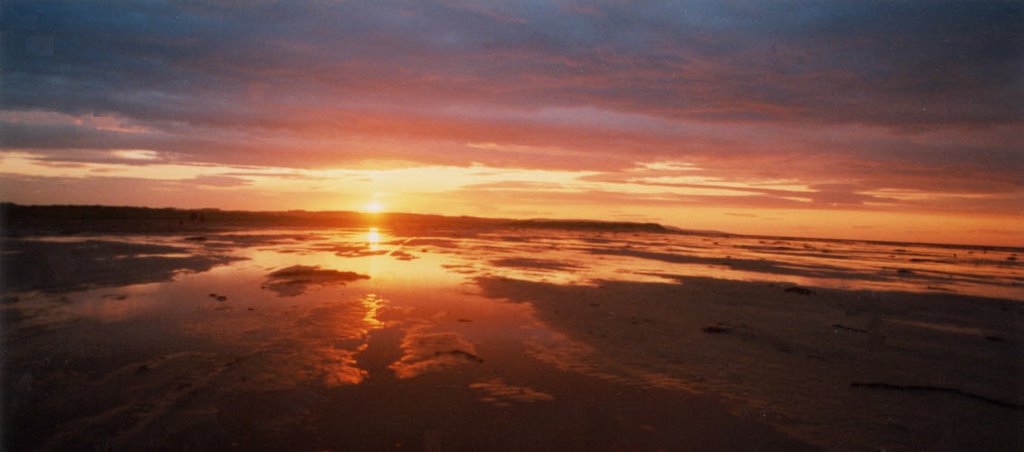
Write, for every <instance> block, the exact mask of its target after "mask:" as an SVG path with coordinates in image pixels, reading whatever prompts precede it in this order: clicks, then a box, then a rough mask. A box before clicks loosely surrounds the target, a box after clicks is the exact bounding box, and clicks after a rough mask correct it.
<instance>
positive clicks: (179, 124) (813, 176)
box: [0, 0, 1024, 246]
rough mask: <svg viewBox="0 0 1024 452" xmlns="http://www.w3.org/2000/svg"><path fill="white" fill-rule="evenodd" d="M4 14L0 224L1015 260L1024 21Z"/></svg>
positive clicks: (455, 13)
mask: <svg viewBox="0 0 1024 452" xmlns="http://www.w3.org/2000/svg"><path fill="white" fill-rule="evenodd" d="M0 8H2V17H0V24H2V27H0V28H2V30H3V35H2V46H3V50H2V69H0V71H2V72H0V159H2V160H0V199H2V200H4V201H13V202H18V203H31V204H54V203H62V204H63V203H74V204H82V203H88V204H114V205H140V206H175V207H188V208H196V207H218V208H224V209H247V210H288V209H307V210H374V209H376V208H379V209H383V210H386V211H403V212H420V213H436V214H446V215H477V216H490V217H517V218H518V217H521V218H532V217H553V218H590V219H602V220H628V221H657V222H661V223H664V224H668V225H672V226H677V227H682V228H692V229H715V230H723V231H728V232H737V233H753V234H776V235H788V236H819V237H820V236H824V237H840V238H865V239H879V240H913V241H932V242H952V243H980V244H1001V245H1018V246H1021V245H1024V227H1021V224H1024V127H1022V125H1024V124H1022V123H1024V117H1022V108H1024V107H1022V106H1024V95H1022V94H1024V56H1022V51H1024V31H1022V26H1021V24H1022V23H1024V7H1022V4H1021V3H1018V2H995V1H993V2H966V3H954V2H941V1H935V2H932V1H929V2H898V3H874V2H862V1H850V2H841V1H829V2H791V3H776V2H750V3H744V2H703V1H695V2H650V3H648V2H628V1H609V2H584V1H553V2H533V1H530V2H514V3H512V2H508V3H505V2H500V3H499V2H476V1H463V0H442V1H435V2H428V1H423V2H419V1H402V2H390V1H366V2H360V1H330V0H318V1H310V2H298V1H296V2H273V1H267V2H258V1H237V2H236V1H228V0H223V1H209V2H202V1H182V2H163V1H137V2H90V1H70V2H49V1H38V0H32V1H22V0H7V1H5V2H4V3H3V6H0Z"/></svg>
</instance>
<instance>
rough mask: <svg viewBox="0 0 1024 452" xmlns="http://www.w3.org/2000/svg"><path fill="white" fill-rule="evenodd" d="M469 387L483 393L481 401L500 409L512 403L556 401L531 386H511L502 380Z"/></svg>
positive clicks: (496, 379)
mask: <svg viewBox="0 0 1024 452" xmlns="http://www.w3.org/2000/svg"><path fill="white" fill-rule="evenodd" d="M469 387H470V388H471V389H475V390H477V391H479V392H481V393H483V394H482V395H481V396H480V397H479V399H480V401H482V402H487V403H491V404H494V405H495V406H500V407H505V406H510V405H511V402H519V403H533V402H539V401H544V400H554V399H555V398H554V397H553V396H551V394H547V393H544V392H540V391H537V390H535V389H533V388H531V387H529V386H515V385H511V384H508V383H506V382H505V381H504V380H502V379H500V378H492V379H490V380H487V381H481V382H478V383H473V384H471V385H469Z"/></svg>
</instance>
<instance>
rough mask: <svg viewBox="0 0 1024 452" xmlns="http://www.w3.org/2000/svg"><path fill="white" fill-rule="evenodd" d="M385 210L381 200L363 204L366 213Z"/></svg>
mask: <svg viewBox="0 0 1024 452" xmlns="http://www.w3.org/2000/svg"><path fill="white" fill-rule="evenodd" d="M383 211H384V206H383V205H382V204H381V203H380V202H379V201H370V202H368V203H367V204H366V205H365V206H363V212H366V213H380V212H383Z"/></svg>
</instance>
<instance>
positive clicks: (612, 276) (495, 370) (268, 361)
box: [2, 222, 1024, 450]
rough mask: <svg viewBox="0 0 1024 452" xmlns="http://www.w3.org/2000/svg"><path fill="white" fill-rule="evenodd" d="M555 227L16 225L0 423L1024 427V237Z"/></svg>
mask: <svg viewBox="0 0 1024 452" xmlns="http://www.w3.org/2000/svg"><path fill="white" fill-rule="evenodd" d="M553 226H554V227H544V228H534V227H523V226H522V225H516V226H514V227H509V226H507V225H501V224H490V225H488V226H487V227H481V226H480V225H475V226H473V227H470V226H467V225H466V224H449V225H447V226H445V225H444V224H443V222H442V223H435V224H430V225H419V226H417V227H404V228H403V227H398V226H396V225H394V224H389V225H388V226H381V227H373V226H363V225H360V226H359V227H345V228H342V227H338V228H322V227H321V228H313V227H304V228H288V227H280V226H273V227H269V226H262V227H257V226H246V227H237V226H236V227H230V228H214V227H208V226H206V225H204V226H202V227H192V229H188V230H175V228H173V227H169V228H164V229H163V230H161V229H160V228H155V229H154V228H150V229H148V230H146V231H142V232H139V231H136V232H132V231H109V230H107V231H104V230H88V231H84V232H74V233H67V232H65V233H64V234H61V233H59V232H55V231H53V230H51V229H44V228H40V229H37V230H35V231H33V230H31V229H26V228H24V227H23V228H21V229H20V230H19V231H18V233H17V234H7V236H6V237H5V238H4V241H3V267H2V268H3V272H4V273H3V274H4V287H5V289H4V301H3V305H2V309H3V311H2V313H3V317H2V319H3V327H4V328H3V351H4V361H3V375H2V376H3V381H4V384H3V388H4V394H3V421H4V426H5V429H4V430H5V433H4V435H5V438H4V439H5V444H6V445H7V446H9V447H11V448H13V449H19V450H21V449H68V448H73V449H83V448H85V449H97V448H112V449H138V448H145V449H179V448H182V447H189V448H199V449H221V448H232V447H236V448H241V449H254V448H255V449H266V448H273V449H302V450H308V449H385V448H413V449H427V450H439V449H467V448H486V449H494V448H507V449H517V450H537V449H548V450H550V449H566V448H569V449H599V450H623V449H625V450H658V449H668V450H694V449H704V450H706V449H723V450H750V449H759V450H799V449H837V450H864V449H887V450H889V449H896V450H900V449H975V450H997V449H1015V448H1019V447H1020V446H1021V444H1022V441H1024V394H1022V391H1021V385H1020V381H1022V377H1024V375H1022V373H1024V368H1022V366H1024V345H1022V344H1024V328H1022V326H1024V304H1022V303H1024V266H1022V265H1021V264H1020V262H1019V261H1018V260H1017V258H1018V257H1019V256H1022V255H1024V251H1022V250H1019V249H1013V248H994V247H964V246H941V245H926V244H908V243H900V244H897V243H881V242H858V241H830V240H823V239H798V238H768V237H753V236H735V235H713V234H698V233H685V232H672V231H665V232H657V231H644V230H634V231H628V230H601V229H600V228H589V229H587V228H580V227H575V228H565V226H566V225H565V224H561V225H553ZM99 229H102V228H99Z"/></svg>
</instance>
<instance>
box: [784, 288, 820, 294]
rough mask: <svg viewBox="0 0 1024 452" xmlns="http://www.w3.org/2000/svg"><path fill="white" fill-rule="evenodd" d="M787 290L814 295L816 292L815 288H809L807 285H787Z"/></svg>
mask: <svg viewBox="0 0 1024 452" xmlns="http://www.w3.org/2000/svg"><path fill="white" fill-rule="evenodd" d="M786 292H791V293H795V294H800V295H813V294H814V291H813V290H811V289H808V288H806V287H800V286H793V287H787V288H786Z"/></svg>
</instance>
